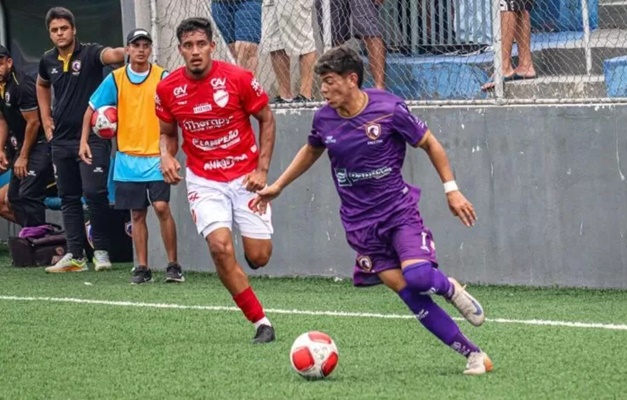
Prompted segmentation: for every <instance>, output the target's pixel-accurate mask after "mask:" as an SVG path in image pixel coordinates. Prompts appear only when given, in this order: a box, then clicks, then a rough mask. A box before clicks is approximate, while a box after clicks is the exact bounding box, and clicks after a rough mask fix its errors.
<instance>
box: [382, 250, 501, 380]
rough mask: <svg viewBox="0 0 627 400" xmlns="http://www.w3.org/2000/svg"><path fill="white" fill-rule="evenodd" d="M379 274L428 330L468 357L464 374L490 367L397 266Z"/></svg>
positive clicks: (477, 348) (439, 309)
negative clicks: (412, 285) (407, 279)
mask: <svg viewBox="0 0 627 400" xmlns="http://www.w3.org/2000/svg"><path fill="white" fill-rule="evenodd" d="M377 261H378V260H375V261H374V262H375V263H376V262H377ZM379 268H381V267H379ZM383 268H384V267H383ZM378 277H379V279H381V281H382V282H383V283H384V284H385V285H386V286H387V287H389V288H390V289H392V290H393V291H394V292H396V293H397V294H398V295H399V297H400V298H401V299H402V300H403V302H404V303H405V304H406V305H407V307H408V308H409V309H410V310H411V312H412V313H413V314H414V315H415V316H416V319H418V321H419V322H420V323H421V324H422V325H423V326H424V327H425V328H427V330H428V331H429V332H431V333H432V334H433V335H434V336H436V337H437V338H438V339H440V341H442V343H444V344H445V345H447V346H448V347H450V348H452V349H453V350H455V351H456V352H457V353H459V354H461V355H463V356H464V357H466V358H467V359H468V362H467V365H466V370H464V374H467V375H481V374H484V373H486V372H489V371H491V370H492V361H491V360H490V358H489V357H488V355H487V354H485V353H484V352H483V351H481V349H480V348H479V347H478V346H477V345H475V344H474V343H473V342H471V341H470V340H469V339H468V338H467V337H466V336H465V335H464V334H463V333H462V331H461V330H460V329H459V326H458V325H457V324H456V323H455V321H453V319H452V318H451V317H450V316H449V315H448V314H447V313H446V311H444V310H443V309H442V308H441V307H440V306H438V305H437V304H436V303H435V302H434V301H433V299H432V298H431V296H429V295H426V294H421V293H419V292H417V291H416V290H414V289H412V288H411V287H410V286H409V285H408V283H407V282H406V280H405V277H404V275H403V272H402V271H401V270H400V269H399V268H389V269H383V270H381V271H380V272H379V273H378Z"/></svg>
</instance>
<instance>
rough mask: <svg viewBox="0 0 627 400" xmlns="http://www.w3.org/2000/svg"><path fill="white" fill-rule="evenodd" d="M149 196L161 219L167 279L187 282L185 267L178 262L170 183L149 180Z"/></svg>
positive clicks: (167, 280)
mask: <svg viewBox="0 0 627 400" xmlns="http://www.w3.org/2000/svg"><path fill="white" fill-rule="evenodd" d="M148 197H149V199H150V203H151V204H152V207H153V208H154V210H155V214H156V215H157V219H159V227H160V229H161V239H162V240H163V245H164V246H165V251H166V255H167V257H168V265H167V267H166V271H165V274H166V277H165V281H166V282H185V277H184V276H183V268H181V266H180V265H179V263H178V251H177V239H176V223H175V222H174V217H173V216H172V211H171V210H170V185H168V184H167V183H165V182H164V181H155V182H148Z"/></svg>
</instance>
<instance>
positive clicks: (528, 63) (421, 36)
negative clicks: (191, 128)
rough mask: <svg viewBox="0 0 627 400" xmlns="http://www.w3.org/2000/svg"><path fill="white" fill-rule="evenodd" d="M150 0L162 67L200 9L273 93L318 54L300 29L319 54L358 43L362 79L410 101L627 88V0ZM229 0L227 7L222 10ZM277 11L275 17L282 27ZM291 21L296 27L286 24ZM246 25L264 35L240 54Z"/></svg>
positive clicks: (560, 95)
mask: <svg viewBox="0 0 627 400" xmlns="http://www.w3.org/2000/svg"><path fill="white" fill-rule="evenodd" d="M153 2H154V3H155V4H156V6H155V11H154V12H155V13H156V17H155V18H154V19H153V20H154V24H153V29H154V30H155V31H156V32H158V33H159V35H160V36H161V37H162V40H161V41H160V44H161V48H160V49H159V53H158V54H159V61H160V62H161V63H163V64H165V65H166V66H168V67H172V66H174V65H177V64H180V63H181V60H180V58H179V57H178V54H177V52H176V38H175V37H174V35H173V30H174V28H175V26H176V25H177V24H178V22H180V21H181V20H183V19H184V18H186V17H191V16H207V17H210V18H212V20H213V21H214V23H215V25H216V28H217V33H218V37H217V39H218V52H217V54H216V56H217V57H218V58H223V59H226V60H229V61H231V62H237V63H240V64H242V65H243V66H245V67H250V65H249V64H246V62H247V61H246V57H251V54H253V55H252V56H253V57H256V60H257V61H256V62H255V63H253V64H252V65H253V67H250V68H251V69H254V72H255V73H256V75H257V76H258V77H259V79H260V81H261V82H262V84H263V85H264V86H265V87H266V89H267V90H268V91H269V92H271V94H272V96H273V97H275V96H281V97H284V98H286V99H287V100H290V99H292V98H295V97H297V95H298V94H299V93H300V92H299V91H302V90H303V88H302V85H301V76H303V75H306V73H305V74H304V73H303V69H305V70H306V69H311V68H313V65H314V62H315V58H313V61H312V59H311V57H310V58H307V57H304V56H303V54H307V52H309V47H308V45H307V43H309V42H308V39H307V38H311V40H313V41H314V42H315V53H316V55H320V54H322V53H323V52H324V51H325V50H327V49H329V48H331V47H332V46H334V45H338V44H342V43H345V44H347V45H350V46H354V48H356V49H358V50H359V51H360V52H361V54H363V57H364V60H365V61H366V63H367V68H366V69H367V72H368V76H367V79H366V82H365V85H366V86H375V85H376V84H377V83H379V84H381V83H382V84H383V85H384V86H385V87H386V88H387V89H388V90H391V91H392V92H395V93H397V94H399V95H401V96H404V97H405V98H407V99H408V100H412V101H415V102H425V103H442V102H443V103H460V102H461V103H469V102H470V103H485V102H491V103H494V102H496V103H499V104H503V103H528V102H536V103H542V102H549V103H551V102H587V101H592V100H594V101H605V102H616V101H625V98H627V0H535V1H533V0H213V1H209V0H207V1H203V0H153ZM229 7H230V8H231V10H232V11H233V12H232V13H231V16H230V17H229V14H228V13H225V9H226V8H229ZM373 7H374V8H375V9H376V18H375V17H373V14H372V13H371V10H372V9H373ZM292 16H293V19H292ZM228 18H233V19H232V20H228ZM272 21H274V23H277V22H278V27H279V28H278V30H277V25H275V26H274V28H273V27H272ZM295 21H296V23H297V29H294V26H293V24H294V22H295ZM230 22H233V24H232V25H231V26H230V27H228V24H229V23H230ZM290 22H291V23H292V30H291V31H290V30H289V29H288V28H286V27H288V26H289V23H290ZM242 27H245V28H246V29H248V33H244V34H243V36H244V41H246V40H245V37H246V35H249V34H250V29H253V28H254V27H258V28H257V29H258V30H260V32H258V33H259V35H258V37H259V40H258V42H259V43H258V44H256V43H255V45H254V46H253V50H252V53H251V52H250V49H249V52H248V54H249V55H248V56H245V57H242V56H241V55H238V54H236V52H235V51H232V48H233V47H234V46H230V47H229V46H228V43H227V42H228V41H229V38H230V37H233V36H238V35H239V36H240V37H239V38H236V39H241V37H242V32H244V31H246V29H243V28H242ZM295 34H298V35H300V37H301V39H299V40H297V41H296V43H297V44H299V43H300V44H302V46H301V47H300V48H299V47H298V46H297V47H294V46H292V47H289V45H286V49H287V53H286V54H287V59H289V61H290V63H289V64H290V65H289V67H288V66H286V65H283V68H288V70H289V77H290V78H291V79H290V81H289V83H288V84H289V89H285V83H284V86H283V90H282V89H281V85H280V83H281V82H280V80H281V79H277V77H279V76H281V72H280V70H279V69H280V67H281V66H280V63H281V62H283V61H285V58H283V59H282V60H283V61H281V58H280V57H277V56H276V53H277V50H276V49H277V45H276V44H277V40H279V43H280V42H281V39H282V38H286V37H289V35H292V37H293V35H295ZM286 35H288V36H286ZM253 36H254V35H253ZM349 36H350V37H352V38H349ZM277 38H279V39H277ZM303 38H304V39H303ZM378 38H379V39H380V42H377V39H378ZM347 39H348V40H347ZM377 55H378V57H377ZM307 60H309V61H307ZM377 66H379V73H380V72H381V66H384V67H383V68H384V79H379V80H377ZM283 76H285V74H283ZM317 86H318V85H317V83H316V81H315V80H314V83H313V88H312V89H313V90H312V92H311V95H308V96H305V97H312V98H313V99H314V100H320V96H319V93H317V90H316V88H317ZM380 86H382V85H380ZM482 89H483V90H482ZM305 91H307V88H305ZM286 93H287V94H286ZM282 104H287V103H285V102H282ZM293 104H298V105H299V106H302V105H307V104H311V103H310V102H305V103H302V102H294V103H293Z"/></svg>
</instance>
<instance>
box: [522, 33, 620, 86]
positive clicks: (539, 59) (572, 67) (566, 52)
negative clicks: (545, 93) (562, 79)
mask: <svg viewBox="0 0 627 400" xmlns="http://www.w3.org/2000/svg"><path fill="white" fill-rule="evenodd" d="M589 46H590V53H591V58H592V71H591V73H592V74H593V75H600V74H603V61H605V60H607V59H608V58H614V57H620V56H624V55H627V31H625V30H618V29H604V30H596V31H593V32H592V33H591V35H590V45H589ZM533 61H534V65H535V67H536V71H538V74H539V75H542V76H546V75H585V74H586V73H587V71H586V51H585V48H584V41H583V40H573V41H570V42H567V43H564V44H562V45H560V47H557V48H547V49H542V50H540V51H535V52H533Z"/></svg>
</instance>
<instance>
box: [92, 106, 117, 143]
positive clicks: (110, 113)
mask: <svg viewBox="0 0 627 400" xmlns="http://www.w3.org/2000/svg"><path fill="white" fill-rule="evenodd" d="M91 129H92V130H93V131H94V133H95V134H96V135H97V136H98V137H100V138H102V139H113V138H114V137H115V135H116V134H117V132H118V109H117V108H116V107H114V106H103V107H100V108H98V109H97V110H94V113H93V114H92V116H91Z"/></svg>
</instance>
